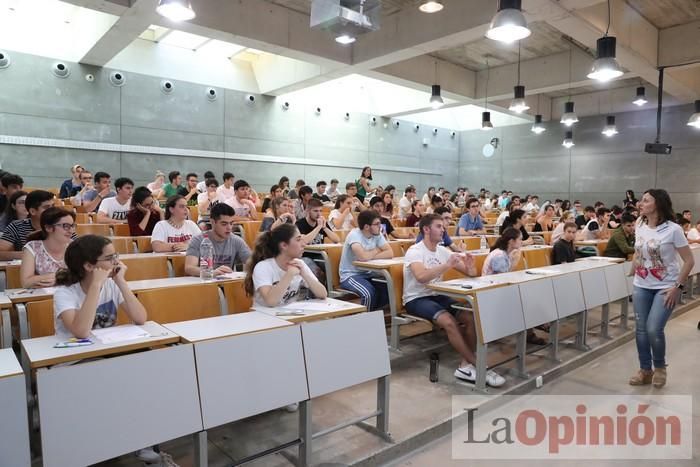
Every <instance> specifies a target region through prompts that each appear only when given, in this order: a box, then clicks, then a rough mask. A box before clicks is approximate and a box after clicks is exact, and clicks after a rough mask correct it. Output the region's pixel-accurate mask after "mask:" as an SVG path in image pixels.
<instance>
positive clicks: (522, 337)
mask: <svg viewBox="0 0 700 467" xmlns="http://www.w3.org/2000/svg"><path fill="white" fill-rule="evenodd" d="M515 347H516V351H517V353H518V364H517V365H516V367H515V370H514V371H513V373H514V374H515V375H516V376H518V377H520V378H524V379H527V378H528V377H529V376H530V375H529V374H528V373H527V371H526V368H525V357H526V356H527V330H525V331H522V332H520V333H518V340H517V342H516V344H515Z"/></svg>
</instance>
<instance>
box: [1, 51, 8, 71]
mask: <svg viewBox="0 0 700 467" xmlns="http://www.w3.org/2000/svg"><path fill="white" fill-rule="evenodd" d="M8 66H10V56H9V55H7V52H5V51H2V50H0V69H2V68H7V67H8Z"/></svg>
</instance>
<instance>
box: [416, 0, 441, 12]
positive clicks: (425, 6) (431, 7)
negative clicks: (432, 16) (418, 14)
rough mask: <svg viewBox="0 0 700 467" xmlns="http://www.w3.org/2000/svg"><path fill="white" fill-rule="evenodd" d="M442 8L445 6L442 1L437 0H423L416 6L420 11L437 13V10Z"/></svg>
mask: <svg viewBox="0 0 700 467" xmlns="http://www.w3.org/2000/svg"><path fill="white" fill-rule="evenodd" d="M443 8H445V6H444V5H443V4H442V2H440V1H437V0H428V1H424V2H423V3H421V5H420V6H419V7H418V9H419V10H420V11H422V12H423V13H437V12H438V11H440V10H442V9H443Z"/></svg>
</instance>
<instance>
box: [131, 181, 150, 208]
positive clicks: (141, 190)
mask: <svg viewBox="0 0 700 467" xmlns="http://www.w3.org/2000/svg"><path fill="white" fill-rule="evenodd" d="M149 196H153V194H152V193H151V190H149V189H148V188H146V187H145V186H140V187H138V188H136V189H135V190H134V193H133V194H132V195H131V209H135V208H136V205H137V204H141V203H143V202H144V200H145V199H146V198H148V197H149Z"/></svg>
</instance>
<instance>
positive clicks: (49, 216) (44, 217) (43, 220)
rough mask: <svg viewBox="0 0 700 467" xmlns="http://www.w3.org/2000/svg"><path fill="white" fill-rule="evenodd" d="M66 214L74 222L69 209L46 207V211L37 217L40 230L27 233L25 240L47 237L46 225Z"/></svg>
mask: <svg viewBox="0 0 700 467" xmlns="http://www.w3.org/2000/svg"><path fill="white" fill-rule="evenodd" d="M66 216H70V217H71V218H73V222H75V214H73V213H72V212H71V211H68V210H67V209H63V208H56V207H53V208H48V209H47V210H46V211H44V212H42V213H41V217H40V218H39V224H40V225H41V230H37V231H36V232H32V233H31V234H29V235H28V236H27V241H28V242H31V241H32V240H46V239H47V238H49V233H48V232H47V231H46V227H47V226H49V225H54V224H55V223H56V222H58V221H59V220H61V218H63V217H66Z"/></svg>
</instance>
